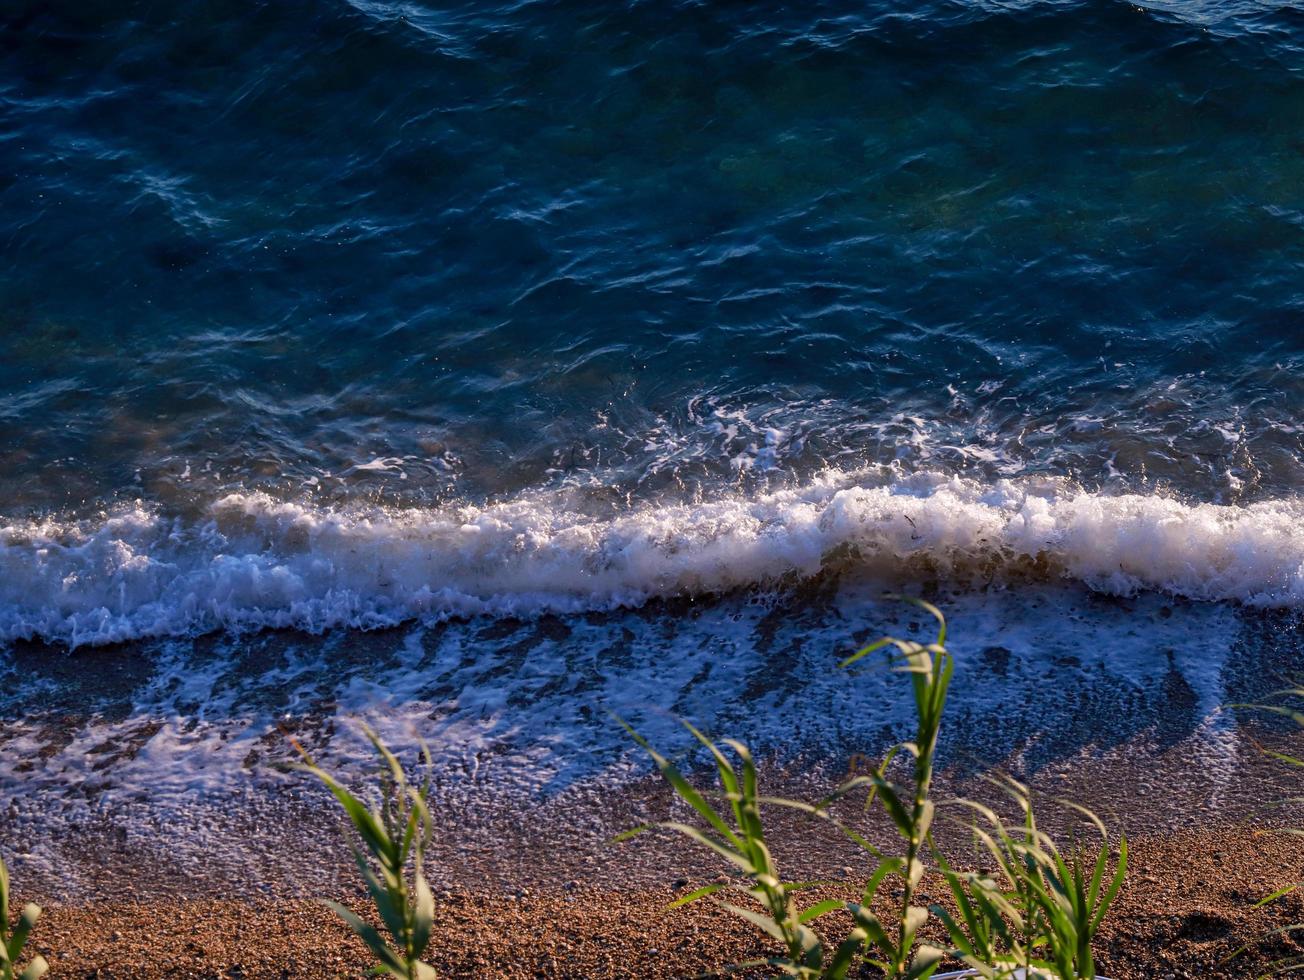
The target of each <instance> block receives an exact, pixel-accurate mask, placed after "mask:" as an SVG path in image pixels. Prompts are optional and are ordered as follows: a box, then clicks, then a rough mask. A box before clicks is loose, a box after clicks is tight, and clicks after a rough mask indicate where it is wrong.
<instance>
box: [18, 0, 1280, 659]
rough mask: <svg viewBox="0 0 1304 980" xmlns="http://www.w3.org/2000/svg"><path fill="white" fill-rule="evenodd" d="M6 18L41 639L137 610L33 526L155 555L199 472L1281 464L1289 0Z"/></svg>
mask: <svg viewBox="0 0 1304 980" xmlns="http://www.w3.org/2000/svg"><path fill="white" fill-rule="evenodd" d="M4 27H5V30H4V34H3V47H2V48H0V59H2V60H0V133H2V134H3V136H2V138H0V243H2V245H0V247H2V248H3V254H4V274H3V276H2V277H0V316H2V317H3V321H2V322H0V461H3V466H0V500H3V502H4V505H3V513H4V515H5V517H6V518H8V520H9V526H8V531H7V535H8V536H7V538H6V540H7V548H6V551H7V554H6V556H5V560H6V562H7V564H9V565H10V566H11V567H12V568H16V571H15V572H14V574H15V575H16V576H17V577H18V578H17V580H16V581H17V582H18V584H17V585H15V584H14V581H11V583H10V590H11V591H10V594H9V595H8V596H7V597H6V598H7V600H8V602H9V604H10V605H15V604H16V605H21V606H22V607H23V609H24V612H23V614H22V615H21V616H17V617H15V616H13V615H0V620H7V622H6V623H5V627H4V630H5V635H8V636H17V635H35V636H43V635H44V636H48V637H51V638H56V639H57V638H67V637H69V636H72V635H73V634H74V633H75V632H76V631H75V630H71V629H70V628H61V627H58V626H57V625H53V624H57V623H59V622H62V621H65V620H67V619H68V617H69V616H71V615H72V613H71V612H70V611H69V610H68V609H65V608H63V607H61V606H59V600H58V598H57V597H55V596H50V595H47V594H46V593H45V592H44V591H43V590H46V589H48V588H51V587H52V581H63V580H65V579H67V577H68V576H69V575H73V574H74V573H75V574H76V575H77V576H78V581H79V582H80V583H81V587H82V589H83V590H84V591H85V592H86V594H84V595H83V596H82V600H81V602H82V607H83V608H84V609H92V610H93V609H98V608H100V607H109V608H112V609H113V610H114V613H115V615H117V614H127V613H129V612H130V608H129V607H130V602H134V603H136V604H137V605H139V604H140V603H141V602H145V601H149V600H151V599H158V598H159V596H158V595H157V594H156V593H157V592H158V591H159V587H158V585H157V584H146V585H142V586H140V587H139V588H138V589H137V591H138V592H139V593H140V594H138V595H137V596H136V597H135V598H134V599H132V600H130V602H129V603H128V606H122V605H121V603H119V606H117V607H115V606H114V603H113V602H112V601H111V600H110V598H109V593H111V592H112V590H113V588H112V587H113V584H114V583H112V582H107V581H106V582H102V583H92V582H90V581H89V576H90V575H92V574H101V575H107V574H109V572H108V571H106V570H105V568H106V566H104V565H103V562H102V561H101V560H100V559H99V558H97V559H95V561H96V562H99V563H100V564H98V565H96V567H97V568H98V569H99V571H98V572H92V571H91V570H89V569H87V568H86V567H85V566H84V563H83V564H82V565H80V566H78V567H76V568H74V567H73V566H77V565H78V563H77V562H75V561H72V559H67V560H66V564H67V567H63V566H58V560H57V559H56V558H54V557H51V554H52V553H51V552H49V551H47V552H46V554H45V555H44V556H36V555H34V554H33V553H31V549H32V548H33V547H34V545H33V542H34V541H35V542H36V544H37V545H39V544H40V543H41V542H43V541H47V540H48V541H54V542H56V543H61V544H65V545H66V544H67V543H68V542H69V541H73V542H83V541H85V540H87V539H89V538H94V537H95V536H96V535H99V541H100V544H101V545H103V546H104V547H105V548H110V547H112V548H117V549H118V550H119V551H121V550H122V549H121V548H120V547H119V544H120V543H121V542H120V541H119V538H120V537H121V535H119V534H118V533H117V532H116V531H113V530H111V529H109V530H106V524H105V522H106V521H107V520H109V515H112V514H113V513H114V508H123V507H127V508H137V509H139V508H141V507H143V508H146V509H148V510H149V511H150V513H151V515H152V518H151V519H152V520H154V521H155V522H156V523H158V524H160V526H163V527H164V530H158V529H157V528H156V529H155V530H154V531H153V532H152V533H153V534H154V535H155V537H158V536H162V537H170V538H171V539H176V536H177V535H178V534H182V533H190V532H193V533H194V534H200V535H202V533H204V531H205V529H209V530H211V529H212V515H211V509H212V508H213V506H214V505H215V504H216V503H217V502H219V501H222V500H225V499H228V498H230V497H231V495H237V497H241V499H244V498H247V497H249V495H262V494H266V495H268V497H269V498H270V501H271V502H274V503H281V502H288V503H291V504H295V505H301V506H303V507H305V508H308V509H309V510H311V511H312V513H313V518H312V519H313V520H314V521H319V520H332V519H335V517H336V516H337V511H338V509H339V508H345V509H347V508H349V507H352V506H356V505H360V504H366V505H370V506H374V507H381V508H387V509H391V510H392V509H398V510H399V511H403V510H405V509H413V510H411V513H412V514H418V513H421V510H420V509H422V508H425V509H427V510H429V509H430V508H435V509H436V510H438V509H439V508H449V507H454V508H455V507H458V506H475V507H480V506H483V505H484V504H485V503H486V502H488V501H498V502H502V501H507V502H508V503H509V504H510V503H511V502H512V501H513V500H517V499H520V498H522V497H523V496H529V495H532V494H534V495H537V494H539V493H540V492H545V491H555V490H558V489H572V488H581V487H582V488H586V494H585V496H584V501H586V502H580V501H579V500H578V499H577V498H576V497H575V496H574V495H571V496H569V497H567V498H566V499H565V500H564V501H563V500H558V501H554V502H553V503H551V504H547V503H544V504H539V505H538V508H539V509H540V511H541V514H542V516H539V515H536V516H535V518H533V519H532V520H531V521H530V522H528V523H529V526H530V527H531V528H535V529H540V528H542V530H540V531H539V533H548V531H547V528H545V527H544V525H547V526H549V527H550V526H551V525H552V524H553V523H555V519H556V517H555V514H554V513H552V512H554V511H555V512H564V513H567V514H569V513H573V512H575V511H577V510H585V509H586V508H587V509H589V510H592V509H593V508H595V507H596V508H599V509H602V508H606V510H604V511H603V513H610V512H611V511H612V510H613V509H614V511H616V512H620V511H623V510H628V509H631V508H637V507H638V506H640V505H644V504H649V505H660V504H665V503H669V504H672V505H674V504H681V503H683V502H686V501H687V502H692V501H706V502H708V503H710V502H712V501H719V500H721V499H722V498H724V497H726V496H730V497H731V498H739V499H742V500H744V501H745V500H747V499H748V498H749V497H751V496H754V495H756V494H758V493H764V492H767V491H775V490H783V489H790V488H794V487H796V488H798V489H800V488H801V487H802V486H803V485H804V484H806V483H808V482H809V481H810V480H812V479H814V478H816V477H817V476H818V475H819V474H821V473H826V472H828V471H829V470H836V471H839V472H844V473H845V472H852V473H861V472H864V471H865V470H866V468H870V469H876V471H877V472H879V473H880V476H879V477H877V478H875V479H876V481H877V482H878V483H882V482H884V481H888V482H890V481H891V480H892V479H895V478H897V477H909V476H912V475H915V474H920V473H927V474H934V475H941V476H942V477H946V478H950V477H957V476H958V477H963V478H967V479H970V480H974V481H978V482H979V483H980V484H989V483H991V482H992V481H996V480H1000V479H1010V478H1024V477H1029V476H1039V477H1045V476H1050V477H1061V478H1064V479H1065V480H1067V481H1070V485H1071V486H1072V487H1073V488H1075V490H1080V491H1084V492H1104V493H1118V492H1130V493H1135V494H1142V495H1154V494H1160V495H1166V496H1171V497H1175V498H1177V499H1181V500H1184V501H1187V502H1191V503H1212V504H1218V505H1232V506H1235V505H1243V504H1246V503H1254V502H1263V501H1280V500H1283V499H1289V498H1293V497H1294V495H1295V494H1296V493H1297V491H1298V488H1299V486H1300V483H1301V478H1302V474H1301V463H1300V459H1301V450H1302V449H1304V436H1302V434H1301V433H1302V431H1304V430H1302V429H1301V413H1302V410H1304V381H1301V368H1302V367H1304V293H1302V292H1301V290H1302V288H1304V287H1301V284H1300V283H1301V280H1300V275H1299V273H1300V270H1301V267H1302V266H1301V262H1302V260H1304V236H1302V232H1304V225H1302V222H1304V137H1302V135H1301V134H1302V133H1304V19H1302V18H1301V14H1300V13H1299V12H1298V10H1297V9H1296V8H1293V7H1292V6H1290V5H1284V4H1283V5H1277V4H1269V3H1261V2H1254V0H1245V2H1234V0H1233V2H1189V3H1155V4H1134V3H1121V2H1105V0H1092V2H1081V0H1074V2H1037V3H1019V2H1010V3H996V2H970V0H966V2H956V0H946V2H929V3H922V4H919V3H891V2H877V3H869V4H864V3H858V4H845V3H844V4H840V3H824V4H811V5H802V6H801V7H800V8H794V7H793V6H792V5H787V4H746V5H738V4H702V3H623V4H619V5H614V6H610V5H601V6H595V5H588V4H567V3H523V2H522V3H506V4H481V3H469V4H457V5H422V4H417V3H380V2H352V3H311V2H288V3H270V4H254V5H248V4H236V3H222V2H216V0H213V2H205V3H186V4H168V5H158V4H146V3H140V4H128V5H125V6H124V5H121V4H107V3H95V2H78V3H61V2H55V3H50V2H46V0H43V2H39V3H19V4H16V5H11V6H9V7H8V9H7V12H6V14H5V17H4ZM853 482H854V481H853ZM871 482H873V481H871ZM976 493H977V492H976ZM979 495H980V494H979ZM260 499H261V498H260ZM264 503H267V501H264ZM137 512H138V511H137ZM394 519H395V520H398V521H400V522H401V521H403V520H404V517H403V516H402V514H401V513H400V515H399V516H398V517H396V518H394ZM417 519H418V520H425V519H427V518H417ZM429 519H431V520H434V519H435V518H429ZM454 520H456V521H460V520H461V518H454ZM33 521H35V522H36V523H37V525H39V526H40V527H43V528H45V529H46V530H45V531H44V532H34V531H33V526H34V525H33V524H32V522H33ZM662 523H664V522H662ZM182 526H184V529H186V530H184V531H182V530H178V529H179V528H181V527H182ZM518 530H519V528H518ZM661 532H663V533H665V534H668V535H670V536H671V537H673V536H674V535H675V529H674V528H666V527H662V528H661ZM1295 533H1296V534H1297V535H1298V531H1296V532H1295ZM598 537H599V538H602V537H603V535H602V533H599V534H598ZM1295 540H1296V541H1298V537H1297V538H1296V539H1295ZM275 544H276V542H274V541H273V542H270V543H269V542H267V541H264V540H262V539H260V540H259V541H256V542H249V541H245V542H242V543H241V544H240V545H239V547H238V548H236V546H235V545H233V544H231V542H230V541H229V540H227V538H226V537H224V538H223V539H222V541H221V543H220V544H219V545H216V546H214V547H213V548H210V549H208V551H205V552H204V553H203V557H202V558H201V559H200V560H201V561H202V562H203V563H204V564H205V565H206V566H209V565H211V562H210V560H209V559H210V558H211V554H212V553H216V552H220V553H226V552H227V551H230V550H231V549H232V548H236V550H238V551H240V553H241V554H246V555H253V556H255V557H256V556H259V555H264V552H265V551H266V550H267V549H268V548H270V547H272V546H273V545H275ZM123 547H126V548H127V549H128V550H130V551H131V556H132V558H134V559H136V560H137V561H136V565H137V567H138V566H139V565H140V563H141V562H146V563H148V562H149V561H152V560H154V559H153V557H152V555H153V552H152V551H151V550H150V549H152V548H157V547H158V545H157V543H156V542H155V541H154V539H153V538H151V539H150V541H148V542H141V541H139V540H136V541H131V542H129V543H128V544H126V545H123ZM189 547H191V548H192V550H193V549H194V548H198V547H200V546H199V545H193V544H192V545H189ZM377 547H378V545H377ZM23 549H29V550H28V552H27V553H20V552H22V550H23ZM142 549H144V550H142ZM37 550H39V549H37ZM1052 550H1053V549H1052ZM1196 552H1197V553H1195V554H1194V555H1193V557H1192V560H1193V561H1196V562H1197V563H1198V562H1200V561H1204V560H1206V559H1205V558H1204V557H1203V556H1202V555H1201V554H1199V553H1198V549H1196ZM264 557H265V555H264ZM275 557H276V556H273V557H272V558H271V559H268V560H269V561H272V562H273V563H274V564H275ZM1300 557H1304V556H1300ZM589 558H592V556H591V555H590V556H589ZM175 560H177V559H175V557H173V558H169V559H168V561H169V562H173V561H175ZM179 560H181V561H182V563H183V564H184V563H185V560H184V558H182V559H179ZM41 564H43V565H44V567H45V571H46V573H47V574H46V576H45V579H44V580H42V581H41V582H39V583H37V582H36V581H35V579H36V578H38V577H40V576H39V575H38V571H37V570H35V569H34V566H35V565H41ZM110 564H111V565H112V563H110ZM52 566H58V567H52ZM780 570H782V569H780ZM1290 571H1293V572H1297V571H1298V570H1297V569H1295V570H1288V572H1283V571H1282V570H1281V569H1277V570H1276V571H1275V572H1274V573H1272V574H1270V575H1269V576H1268V578H1270V579H1272V581H1273V584H1274V587H1276V588H1278V590H1280V589H1281V588H1293V585H1292V584H1291V582H1290V581H1288V579H1290V574H1289V572H1290ZM112 572H113V574H116V575H118V576H119V577H121V576H122V575H127V576H128V577H130V575H131V572H130V571H129V570H124V568H123V567H122V566H121V565H112ZM50 576H53V580H51V579H50ZM1283 576H1285V577H1284V578H1283ZM29 584H30V585H32V588H31V589H26V588H25V587H26V586H27V585H29ZM119 584H120V583H119ZM428 584H429V585H430V586H431V588H432V589H438V588H440V587H441V586H442V585H444V584H447V583H441V582H429V583H428ZM454 584H456V583H454ZM101 586H103V587H102V588H101ZM317 587H318V586H316V585H306V586H304V588H305V589H307V590H309V591H311V590H312V589H314V588H317ZM684 587H685V588H687V587H688V586H684ZM346 588H349V589H353V590H354V591H357V587H356V584H355V583H354V584H349V583H346ZM673 588H675V589H678V588H680V585H679V584H676V585H674V586H673ZM86 590H89V591H86ZM255 591H256V590H255ZM473 591H474V590H473ZM635 591H637V590H635ZM651 591H664V590H658V589H652V590H651ZM1257 591H1262V590H1256V589H1251V590H1250V592H1251V593H1257ZM1233 592H1234V590H1233ZM91 593H94V594H91ZM479 597H480V598H484V596H483V595H480V596H479ZM372 598H373V597H372V596H366V595H362V596H360V597H359V598H358V600H357V601H358V603H360V604H361V605H364V606H365V605H367V604H368V603H371V602H372ZM196 601H198V602H199V603H200V604H203V603H205V602H211V601H220V600H215V599H214V596H213V595H212V594H211V590H210V592H209V593H203V592H201V593H200V594H198V596H197V597H196ZM241 601H242V602H244V605H245V607H254V606H257V607H260V608H261V607H263V606H266V605H267V604H268V603H269V602H270V603H271V604H272V605H276V604H277V603H278V602H280V600H278V599H276V598H271V599H265V598H260V597H259V596H258V595H257V594H255V595H251V596H248V597H246V599H244V600H241ZM242 608H244V607H242ZM418 611H419V610H418ZM235 618H239V615H236V616H235ZM273 618H275V617H273ZM345 618H346V619H347V617H345ZM286 619H289V620H293V617H281V620H286ZM278 621H280V620H278ZM206 625H208V623H207V622H204V623H200V622H199V620H196V619H195V618H194V617H193V616H189V615H188V614H184V615H181V616H180V617H179V618H173V619H169V620H167V628H168V629H183V630H184V629H189V628H192V627H197V626H206ZM133 631H135V632H141V631H144V632H148V629H147V628H146V627H144V626H143V625H141V624H139V623H138V624H136V625H135V626H131V627H127V628H124V629H121V630H118V631H117V632H114V631H112V630H110V631H108V632H107V633H105V634H104V637H105V638H118V637H121V636H127V635H131V634H132V633H133ZM90 635H91V636H94V633H92V634H90Z"/></svg>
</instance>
